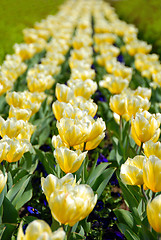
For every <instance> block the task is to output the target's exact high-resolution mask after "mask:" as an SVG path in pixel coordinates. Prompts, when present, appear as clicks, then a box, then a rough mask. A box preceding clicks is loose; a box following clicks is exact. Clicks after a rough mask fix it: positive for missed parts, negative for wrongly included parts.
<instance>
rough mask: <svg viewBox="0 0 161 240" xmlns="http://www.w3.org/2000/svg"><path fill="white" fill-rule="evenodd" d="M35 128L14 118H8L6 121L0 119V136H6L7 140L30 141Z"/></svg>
mask: <svg viewBox="0 0 161 240" xmlns="http://www.w3.org/2000/svg"><path fill="white" fill-rule="evenodd" d="M35 128H36V127H35V126H33V125H32V124H31V123H29V122H27V121H23V120H17V119H16V118H8V119H7V120H6V121H5V120H4V119H3V118H2V117H0V135H1V136H2V137H4V136H8V137H9V138H14V137H15V138H17V139H28V140H30V138H31V135H32V133H33V132H34V130H35Z"/></svg>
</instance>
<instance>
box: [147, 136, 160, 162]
mask: <svg viewBox="0 0 161 240" xmlns="http://www.w3.org/2000/svg"><path fill="white" fill-rule="evenodd" d="M143 149H144V154H145V155H146V157H147V158H149V157H150V156H151V155H155V156H156V157H158V158H159V159H161V143H160V142H156V143H154V142H152V141H151V140H150V141H148V142H146V143H144V144H143Z"/></svg>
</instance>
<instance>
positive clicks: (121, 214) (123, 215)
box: [114, 209, 135, 229]
mask: <svg viewBox="0 0 161 240" xmlns="http://www.w3.org/2000/svg"><path fill="white" fill-rule="evenodd" d="M114 213H115V215H116V217H117V218H118V221H119V222H120V223H124V224H126V225H128V226H129V227H130V228H131V229H133V227H134V224H135V221H134V219H133V216H132V215H131V213H130V212H129V211H127V210H124V209H115V210H114Z"/></svg>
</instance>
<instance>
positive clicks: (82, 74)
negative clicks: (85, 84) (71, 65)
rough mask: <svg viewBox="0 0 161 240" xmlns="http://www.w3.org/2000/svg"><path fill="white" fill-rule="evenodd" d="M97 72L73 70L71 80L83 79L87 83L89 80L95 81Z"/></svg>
mask: <svg viewBox="0 0 161 240" xmlns="http://www.w3.org/2000/svg"><path fill="white" fill-rule="evenodd" d="M94 78H95V71H94V70H93V69H88V70H84V69H73V70H72V74H71V79H81V80H82V81H85V80H87V79H94Z"/></svg>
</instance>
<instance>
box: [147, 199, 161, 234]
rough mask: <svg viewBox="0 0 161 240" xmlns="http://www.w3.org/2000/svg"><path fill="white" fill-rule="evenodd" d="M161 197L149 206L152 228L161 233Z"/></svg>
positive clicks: (148, 215) (148, 211)
mask: <svg viewBox="0 0 161 240" xmlns="http://www.w3.org/2000/svg"><path fill="white" fill-rule="evenodd" d="M160 212H161V195H158V196H157V197H155V198H154V199H153V200H152V201H151V202H150V201H149V202H148V204H147V218H148V221H149V223H150V225H151V226H152V228H153V229H154V230H155V231H156V232H158V233H161V225H160V222H161V215H160Z"/></svg>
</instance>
